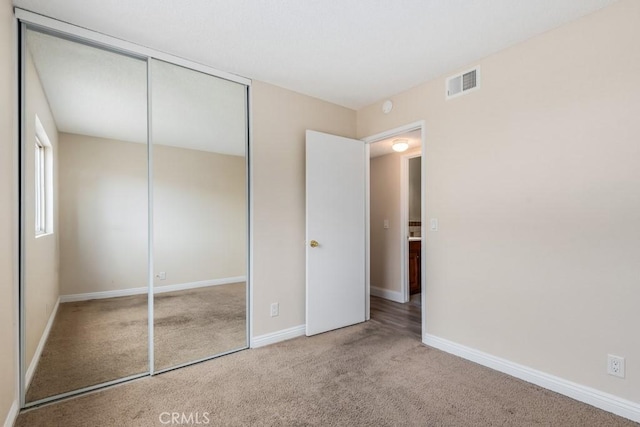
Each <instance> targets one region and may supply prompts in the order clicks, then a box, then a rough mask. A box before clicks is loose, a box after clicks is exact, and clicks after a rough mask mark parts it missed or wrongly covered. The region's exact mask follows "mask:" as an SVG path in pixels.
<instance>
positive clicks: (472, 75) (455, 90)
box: [445, 66, 480, 99]
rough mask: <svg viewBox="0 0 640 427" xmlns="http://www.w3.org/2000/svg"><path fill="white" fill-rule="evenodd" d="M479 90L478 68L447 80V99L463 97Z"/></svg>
mask: <svg viewBox="0 0 640 427" xmlns="http://www.w3.org/2000/svg"><path fill="white" fill-rule="evenodd" d="M479 88H480V66H477V67H475V68H472V69H471V70H467V71H464V72H462V73H460V74H456V75H455V76H451V77H449V78H447V81H446V87H445V89H446V91H447V92H446V93H447V99H451V98H455V97H456V96H460V95H465V94H467V93H469V92H472V91H474V90H476V89H479Z"/></svg>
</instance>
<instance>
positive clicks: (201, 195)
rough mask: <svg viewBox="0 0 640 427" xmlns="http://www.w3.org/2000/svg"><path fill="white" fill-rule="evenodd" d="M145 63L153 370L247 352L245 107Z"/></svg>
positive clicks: (234, 95) (212, 81)
mask: <svg viewBox="0 0 640 427" xmlns="http://www.w3.org/2000/svg"><path fill="white" fill-rule="evenodd" d="M150 65H151V85H152V87H153V96H152V103H151V106H152V108H151V116H152V120H151V123H152V127H151V132H152V138H153V147H152V148H153V157H152V158H153V229H154V232H153V238H154V243H153V264H154V272H155V274H154V276H155V277H154V360H155V370H157V371H161V370H164V369H168V368H172V367H175V366H179V365H182V364H185V363H188V362H192V361H197V360H202V359H205V358H208V357H211V356H213V355H218V354H223V353H227V352H230V351H234V350H238V349H241V348H246V347H247V322H246V317H247V315H246V305H247V304H246V300H247V292H246V289H247V286H246V263H247V258H246V252H247V231H246V230H247V215H246V212H247V194H246V141H247V131H246V129H247V116H246V108H247V106H246V88H245V86H243V85H240V84H238V83H233V82H230V81H227V80H223V79H220V78H217V77H213V76H210V75H207V74H203V73H200V72H197V71H194V70H190V69H186V68H183V67H179V66H176V65H173V64H169V63H166V62H162V61H157V60H151V62H150ZM221 101H223V102H221Z"/></svg>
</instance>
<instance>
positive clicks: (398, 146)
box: [391, 138, 409, 153]
mask: <svg viewBox="0 0 640 427" xmlns="http://www.w3.org/2000/svg"><path fill="white" fill-rule="evenodd" d="M391 148H393V151H397V152H398V153H402V152H403V151H407V148H409V140H408V139H404V138H402V139H394V140H393V142H392V143H391Z"/></svg>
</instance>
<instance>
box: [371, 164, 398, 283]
mask: <svg viewBox="0 0 640 427" xmlns="http://www.w3.org/2000/svg"><path fill="white" fill-rule="evenodd" d="M400 163H401V157H400V154H397V153H393V154H387V155H384V156H379V157H374V158H373V159H371V166H370V167H371V168H370V218H371V222H370V239H371V243H370V257H371V262H370V274H371V286H372V287H373V288H380V289H387V290H390V291H394V292H402V283H401V277H400V274H401V273H400V256H401V254H400V251H401V247H400V244H401V240H400V230H401V224H400V216H401V215H400ZM385 220H388V221H389V228H387V229H385V228H384V221H385Z"/></svg>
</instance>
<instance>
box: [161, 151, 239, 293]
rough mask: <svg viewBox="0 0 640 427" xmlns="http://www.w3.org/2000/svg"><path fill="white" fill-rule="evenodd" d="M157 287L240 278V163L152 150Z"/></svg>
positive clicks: (217, 156) (222, 157)
mask: <svg viewBox="0 0 640 427" xmlns="http://www.w3.org/2000/svg"><path fill="white" fill-rule="evenodd" d="M153 162H154V179H153V181H154V195H153V199H154V200H153V201H154V219H153V220H154V229H155V233H154V234H155V235H154V239H155V240H154V247H155V251H154V270H155V271H156V272H158V271H164V272H166V273H167V279H166V280H162V281H159V280H156V284H157V285H172V284H176V283H189V282H196V281H201V280H211V279H224V278H231V277H238V276H245V275H246V266H247V190H246V158H245V157H239V156H228V155H222V154H216V153H208V152H204V151H197V150H185V149H181V148H175V147H168V146H156V147H154V156H153Z"/></svg>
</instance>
